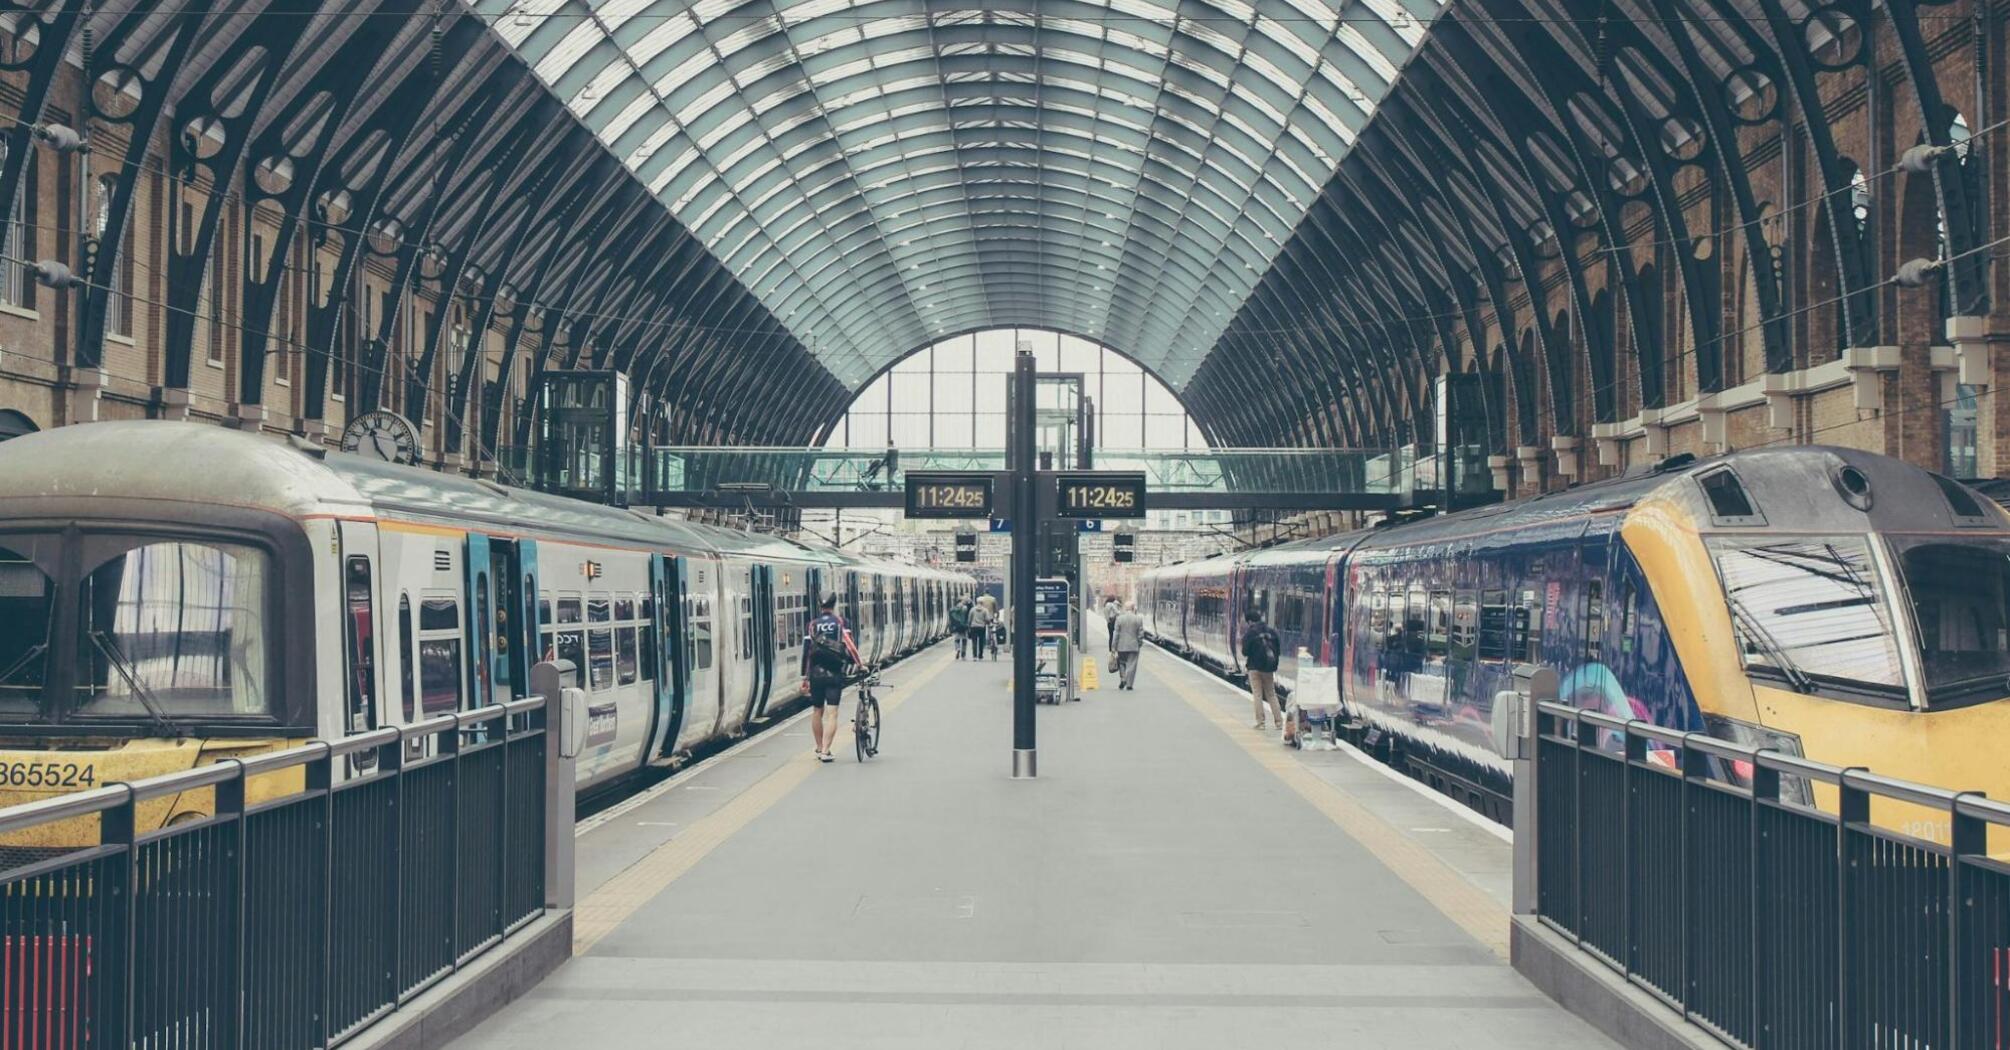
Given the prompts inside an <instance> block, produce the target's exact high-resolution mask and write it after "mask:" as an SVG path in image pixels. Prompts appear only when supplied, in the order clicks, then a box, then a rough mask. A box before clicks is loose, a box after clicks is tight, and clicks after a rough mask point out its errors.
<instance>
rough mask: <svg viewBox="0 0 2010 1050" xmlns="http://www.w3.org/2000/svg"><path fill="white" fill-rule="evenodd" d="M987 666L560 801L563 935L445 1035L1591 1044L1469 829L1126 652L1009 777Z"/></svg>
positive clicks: (616, 1043) (1043, 723)
mask: <svg viewBox="0 0 2010 1050" xmlns="http://www.w3.org/2000/svg"><path fill="white" fill-rule="evenodd" d="M1098 648H1100V646H1099V647H1098ZM1098 655H1099V657H1100V654H1098ZM1009 668H1010V664H1009V661H1007V660H1003V659H1001V660H999V661H998V662H995V663H993V662H989V661H987V662H983V663H971V662H958V661H955V660H953V659H952V654H951V652H950V650H949V648H948V647H947V646H937V647H936V648H935V649H934V650H931V651H929V652H926V653H923V654H921V655H919V656H917V657H915V658H913V659H910V660H909V661H907V662H905V663H903V664H901V665H898V666H896V667H894V668H891V669H889V670H888V671H887V672H886V674H885V679H886V681H887V687H886V688H885V689H884V690H883V691H882V694H881V695H882V702H883V705H884V707H885V721H884V724H885V728H884V734H883V742H882V750H881V753H880V755H879V757H877V758H875V759H872V760H870V761H868V762H866V763H864V764H860V763H858V762H856V761H854V760H853V758H852V757H851V755H850V753H849V746H850V741H849V735H848V731H846V730H841V731H840V741H839V747H838V753H839V756H840V757H839V759H838V760H837V761H836V762H835V763H832V764H821V763H817V762H816V761H814V759H813V758H812V757H811V753H810V751H811V749H810V742H809V727H808V724H807V722H806V721H805V720H804V719H803V718H802V717H801V716H796V717H795V718H793V719H792V720H791V721H789V722H787V723H785V724H783V725H780V726H777V727H775V728H773V729H771V730H769V731H768V732H765V733H762V734H760V735H758V736H756V737H753V738H751V739H749V740H747V741H745V742H743V743H741V744H740V745H738V746H737V747H735V748H734V749H732V750H730V751H727V752H723V753H721V754H719V755H717V756H715V757H713V758H712V759H709V760H707V761H706V762H705V763H703V764H701V765H699V766H696V767H694V768H692V769H690V770H687V771H685V772H684V773H681V774H679V775H678V776H676V777H674V778H672V779H670V780H668V781H665V782H664V783H662V784H659V785H657V786H656V787H654V788H652V789H650V790H648V791H646V792H644V793H642V794H639V795H637V796H635V797H634V798H632V799H630V800H627V801H625V802H622V803H620V804H619V805H616V806H614V807H612V808H609V809H607V810H605V811H603V812H601V813H599V814H597V815H595V816H593V817H591V818H589V819H587V820H585V821H583V822H581V824H580V825H579V827H578V829H577V835H578V839H577V845H578V878H579V883H578V907H577V910H576V912H575V925H574V937H575V950H576V957H575V958H574V959H572V960H571V961H570V962H568V963H566V964H565V965H564V966H562V967H561V968H560V969H559V970H558V971H557V972H556V973H555V974H553V975H552V976H551V977H550V978H549V979H547V980H546V981H545V982H544V983H543V984H542V985H541V986H539V987H537V988H535V989H534V990H532V991H531V992H530V993H529V994H528V995H526V996H525V997H524V998H522V999H519V1000H517V1001H516V1002H514V1003H512V1004H510V1005H509V1006H507V1007H505V1008H504V1009H503V1010H502V1011H501V1012H499V1013H497V1014H496V1015H494V1016H492V1017H490V1018H489V1019H488V1020H487V1021H486V1022H484V1023H483V1024H482V1025H480V1026H479V1027H478V1028H476V1029H474V1030H473V1031H471V1032H469V1033H468V1034H466V1035H465V1036H463V1037H461V1038H460V1039H459V1040H458V1041H457V1042H455V1043H454V1044H453V1045H454V1046H455V1047H457V1048H467V1050H475V1048H480V1050H554V1048H558V1047H569V1046H592V1047H629V1046H633V1047H656V1046H661V1045H664V1044H665V1043H666V1041H671V1040H674V1041H675V1042H676V1043H677V1044H678V1045H686V1046H704V1047H707V1048H710V1050H729V1048H736V1047H761V1048H768V1047H790V1046H804V1047H818V1048H844V1047H875V1048H884V1047H899V1046H913V1047H928V1048H940V1047H950V1046H955V1047H970V1048H987V1047H1008V1046H1009V1047H1028V1046H1031V1047H1042V1048H1058V1047H1085V1048H1087V1047H1093V1048H1096V1050H1115V1048H1126V1047H1151V1048H1164V1047H1207V1048H1216V1047H1222V1046H1249V1047H1263V1048H1265V1050H1278V1048H1283V1047H1300V1046H1303V1047H1313V1046H1318V1047H1329V1046H1347V1047H1353V1048H1369V1047H1405V1048H1409V1047H1439V1046H1457V1047H1460V1048H1462V1050H1484V1048H1503V1050H1505V1048H1541V1050H1573V1048H1579V1047H1610V1046H1613V1045H1614V1044H1612V1043H1611V1042H1609V1041H1608V1040H1607V1039H1606V1038H1605V1037H1604V1036H1602V1035H1600V1034H1598V1033H1597V1032H1595V1031H1594V1030H1593V1029H1592V1028H1591V1027H1590V1026H1589V1025H1587V1024H1586V1023H1585V1022H1583V1021H1581V1020H1579V1019H1577V1018H1575V1017H1573V1016H1571V1015H1570V1014H1569V1013H1567V1012H1566V1011H1565V1010H1563V1009H1562V1008H1560V1007H1559V1006H1557V1005H1556V1004H1555V1003H1553V1002H1552V1001H1550V1000H1549V999H1547V998H1545V997H1544V996H1543V995H1542V994H1541V993H1540V992H1538V991H1537V990H1536V989H1535V988H1534V987H1533V986H1532V985H1530V984H1529V983H1528V982H1526V981H1525V980H1524V979H1523V978H1522V977H1520V976H1519V975H1518V974H1516V973H1515V972H1514V970H1512V969H1511V968H1510V967H1509V965H1508V961H1507V958H1506V956H1507V951H1508V929H1509V923H1508V894H1509V877H1510V848H1509V845H1508V842H1507V840H1506V837H1505V834H1504V833H1503V832H1501V831H1500V830H1499V829H1497V828H1495V827H1493V826H1492V825H1489V824H1486V823H1485V822H1483V821H1481V820H1479V818H1477V817H1471V816H1469V815H1467V814H1465V813H1464V812H1463V811H1460V810H1458V809H1456V808H1454V807H1452V806H1450V805H1449V804H1448V803H1446V802H1444V801H1442V800H1441V799H1439V798H1437V797H1435V796H1431V795H1429V794H1428V793H1426V792H1424V791H1423V790H1422V789H1420V788H1417V787H1415V786H1414V785H1412V784H1411V783H1410V782H1408V781H1406V780H1403V779H1402V778H1400V777H1396V776H1395V775H1394V774H1391V773H1389V772H1388V771H1386V770H1384V769H1382V768H1381V767H1379V766H1375V765H1373V764H1372V763H1369V762H1367V761H1366V760H1364V759H1361V758H1359V757H1356V756H1354V755H1353V754H1351V753H1348V752H1344V751H1323V752H1306V753H1300V752H1295V751H1292V750H1289V749H1287V748H1285V747H1283V746H1282V745H1281V744H1279V743H1278V741H1277V739H1276V737H1275V735H1274V733H1273V734H1267V733H1259V732H1257V731H1256V730H1255V729H1253V728H1251V726H1250V721H1251V712H1250V707H1249V704H1248V701H1247V699H1246V698H1245V697H1244V696H1243V695H1242V694H1240V693H1238V692H1236V691H1235V690H1233V689H1232V688H1231V687H1230V686H1229V685H1228V684H1227V683H1224V682H1221V681H1218V680H1216V679H1213V678H1210V677H1208V676H1206V675H1204V674H1202V673H1201V672H1199V671H1198V670H1196V669H1193V668H1191V667H1189V666H1187V665H1185V664H1184V663H1182V662H1180V661H1178V660H1176V659H1175V658H1174V657H1172V656H1169V655H1167V654H1164V653H1161V652H1157V651H1150V650H1148V651H1147V652H1146V653H1145V654H1144V660H1143V666H1142V669H1141V674H1140V676H1139V680H1138V688H1137V689H1136V691H1134V692H1119V691H1117V690H1116V689H1115V688H1114V681H1113V680H1112V679H1111V677H1110V676H1108V675H1105V676H1103V687H1102V688H1101V689H1100V690H1098V691H1094V692H1089V693H1087V694H1085V699H1084V700H1083V701H1082V702H1080V703H1074V704H1069V705H1066V706H1062V707H1042V708H1041V709H1040V713H1039V719H1040V722H1039V743H1040V751H1041V754H1040V770H1041V775H1040V777H1039V779H1037V780H1032V781H1013V780H1011V779H1009V777H1008V775H1007V773H1008V770H1009V761H1010V759H1009V756H1010V731H1011V717H1010V698H1009V695H1008V692H1007V679H1008V676H1009V674H1010V670H1009ZM847 710H848V709H847Z"/></svg>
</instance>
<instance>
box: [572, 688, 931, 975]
mask: <svg viewBox="0 0 2010 1050" xmlns="http://www.w3.org/2000/svg"><path fill="white" fill-rule="evenodd" d="M949 664H950V655H949V653H947V652H944V653H943V654H942V655H941V656H940V657H938V658H937V659H936V661H935V662H934V663H932V664H930V665H928V666H927V667H924V668H921V669H920V671H919V673H917V674H916V675H915V676H914V677H913V678H911V679H909V680H908V681H906V682H905V683H903V684H902V685H901V688H900V689H899V690H896V691H892V692H891V693H890V694H889V695H888V696H887V697H886V698H884V699H882V700H881V701H880V702H879V703H880V709H881V711H882V712H883V713H886V714H891V713H892V712H893V711H894V710H895V709H897V708H899V707H900V705H901V704H902V703H903V702H905V700H906V699H907V698H908V697H909V696H911V695H913V694H915V693H918V692H920V691H921V690H922V689H923V688H924V687H925V686H927V685H928V683H929V682H931V681H933V680H934V679H935V676H936V675H938V674H941V673H942V671H943V669H944V668H947V667H948V666H949ZM838 728H839V731H840V732H843V731H845V730H848V729H849V728H850V727H849V726H848V725H842V724H841V725H840V726H839V727H838ZM816 766H817V763H815V762H811V761H802V760H792V761H790V762H789V763H788V764H786V765H784V766H782V768H780V769H777V770H775V771H774V772H772V773H769V774H768V775H767V776H765V777H762V778H761V779H760V780H758V781H755V782H754V785H753V786H752V787H749V788H748V789H747V790H745V791H743V792H741V793H740V794H739V795H738V796H736V797H734V798H733V800H732V801H730V802H728V803H726V804H725V805H723V806H720V807H719V808H718V809H715V810H713V811H712V812H711V813H709V814H706V815H705V816H704V817H703V818H701V819H699V820H697V821H695V822H693V823H692V824H691V826H690V827H689V828H686V829H684V830H683V832H682V833H681V834H679V835H678V836H677V837H676V838H673V839H671V840H670V841H669V842H666V843H664V844H663V845H661V846H658V847H657V848H656V849H655V851H654V852H651V853H650V854H649V855H648V856H646V857H644V858H642V859H641V860H639V861H636V862H635V864H634V865H632V866H631V867H629V868H628V869H627V870H626V871H623V872H622V873H621V874H619V875H616V876H614V877H613V878H611V879H608V880H607V881H606V882H604V883H601V885H600V888H599V889H597V890H594V891H593V892H592V893H590V894H588V895H587V896H586V898H585V899H584V900H581V901H580V902H579V904H578V905H577V906H576V907H575V908H574V909H573V915H572V954H574V955H584V954H586V953H587V952H589V951H592V950H593V946H594V945H596V944H599V943H600V941H601V939H602V938H604V937H606V936H607V935H608V934H609V933H612V932H613V931H614V929H615V928H616V927H618V926H620V925H621V924H622V923H624V922H626V921H628V919H629V917H630V916H632V915H634V914H635V912H636V911H637V910H639V909H640V908H641V907H642V906H643V905H644V904H647V903H649V902H650V901H651V900H654V899H655V897H656V895H657V894H659V893H662V892H663V891H664V890H666V889H669V888H670V884H671V883H674V882H676V881H677V880H678V879H681V878H683V877H684V875H685V874H686V873H687V872H689V871H690V870H691V869H692V868H695V867H697V866H698V862H699V861H702V860H704V859H705V858H706V857H708V856H711V854H712V851H713V850H715V849H718V848H719V847H720V846H721V845H723V844H724V843H725V842H726V840H728V839H730V838H732V837H733V836H734V835H737V834H739V833H740V831H741V830H742V829H744V828H745V827H746V826H747V825H748V824H751V823H753V822H754V818H756V817H759V816H760V815H761V814H763V813H766V812H767V811H768V810H770V809H772V808H774V805H775V803H777V802H780V801H781V800H782V799H785V798H787V797H788V796H789V793H790V792H792V791H794V790H795V789H796V788H797V787H798V786H799V785H801V784H802V782H803V781H805V780H808V779H809V778H810V775H811V773H812V772H813V771H814V770H815V769H816Z"/></svg>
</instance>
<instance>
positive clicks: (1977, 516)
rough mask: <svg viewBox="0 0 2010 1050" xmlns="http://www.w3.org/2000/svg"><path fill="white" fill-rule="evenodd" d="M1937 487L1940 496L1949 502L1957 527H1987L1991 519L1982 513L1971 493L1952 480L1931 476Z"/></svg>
mask: <svg viewBox="0 0 2010 1050" xmlns="http://www.w3.org/2000/svg"><path fill="white" fill-rule="evenodd" d="M1928 477H1931V478H1932V479H1933V483H1934V484H1935V485H1938V486H1940V495H1941V496H1942V497H1943V498H1945V499H1946V500H1947V509H1948V511H1949V512H1951V513H1952V514H1953V515H1954V519H1955V524H1957V525H1987V524H1988V523H1989V519H1988V518H1987V517H1985V516H1984V515H1983V513H1982V505H1981V504H1979V503H1977V502H1975V497H1974V496H1973V495H1971V494H1969V491H1968V490H1967V489H1965V488H1962V487H1961V486H1960V485H1959V484H1957V483H1955V482H1954V480H1953V479H1951V478H1945V477H1942V476H1940V475H1939V474H1929V475H1928Z"/></svg>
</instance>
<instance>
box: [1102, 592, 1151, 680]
mask: <svg viewBox="0 0 2010 1050" xmlns="http://www.w3.org/2000/svg"><path fill="white" fill-rule="evenodd" d="M1144 647H1145V618H1144V617H1142V616H1139V615H1138V603H1136V602H1125V603H1124V611H1123V612H1121V613H1119V614H1117V623H1116V626H1115V627H1114V628H1113V629H1112V630H1111V632H1110V651H1111V652H1113V653H1115V654H1116V664H1117V665H1116V667H1115V668H1114V670H1115V671H1116V672H1117V688H1119V689H1130V690H1136V688H1137V680H1138V652H1139V650H1141V649H1143V648H1144Z"/></svg>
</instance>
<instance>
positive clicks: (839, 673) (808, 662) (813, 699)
mask: <svg viewBox="0 0 2010 1050" xmlns="http://www.w3.org/2000/svg"><path fill="white" fill-rule="evenodd" d="M863 663H865V660H864V659H863V658H861V657H860V656H859V655H858V646H857V645H856V644H855V643H853V641H852V638H851V629H850V628H848V627H846V626H845V622H844V617H842V616H839V615H838V613H837V595H835V594H826V595H824V598H823V602H822V603H821V611H820V612H818V613H817V617H816V619H814V620H811V621H810V627H809V631H808V633H806V634H805V635H803V671H802V674H803V695H804V696H807V697H809V698H810V735H811V736H812V737H814V738H815V741H816V756H817V761H819V762H830V761H833V759H832V758H831V744H832V743H833V742H834V741H835V740H836V739H837V720H838V704H839V703H840V702H841V701H842V700H843V699H844V686H845V672H846V671H847V670H849V669H850V668H852V667H854V666H857V665H859V664H863Z"/></svg>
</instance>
